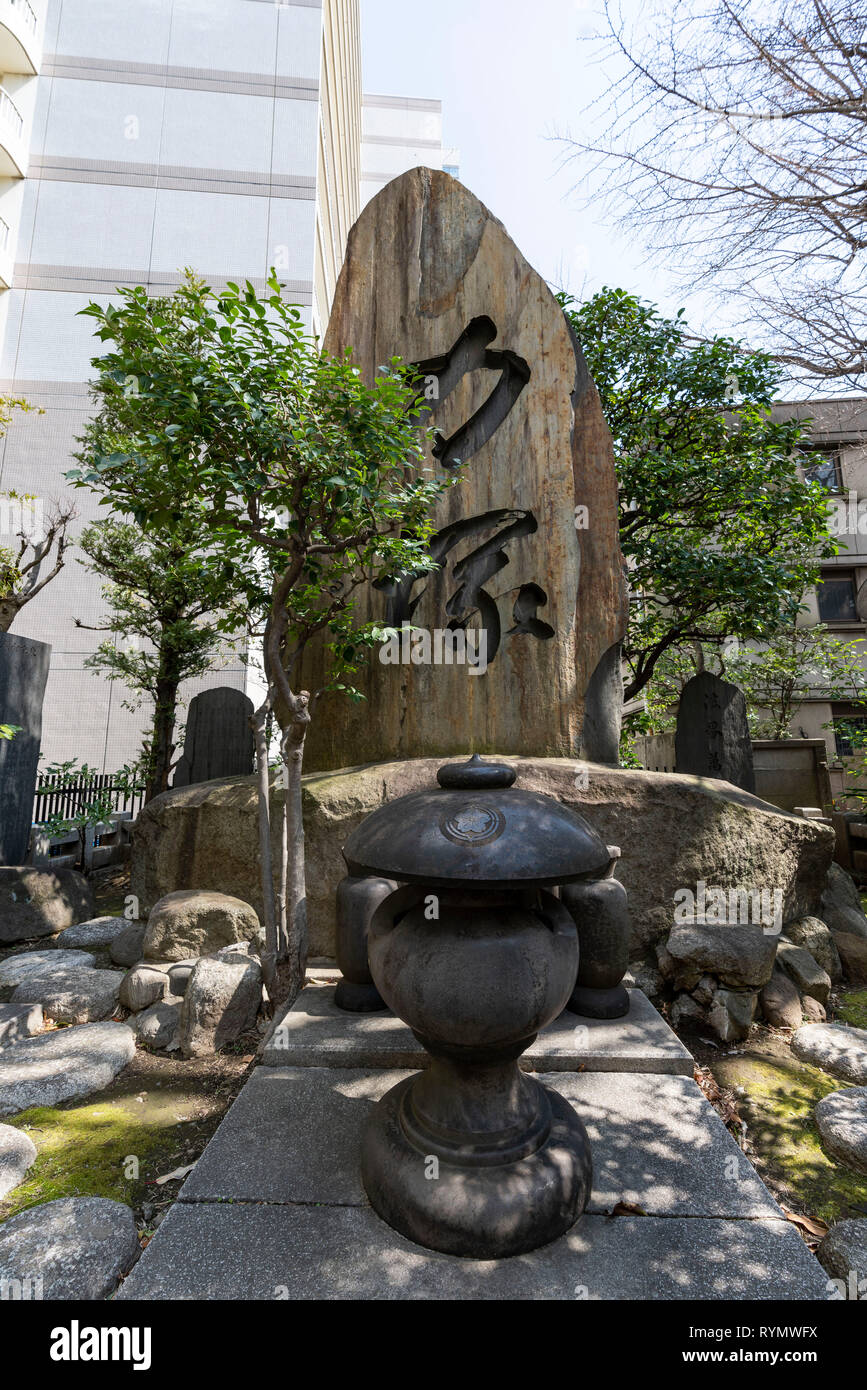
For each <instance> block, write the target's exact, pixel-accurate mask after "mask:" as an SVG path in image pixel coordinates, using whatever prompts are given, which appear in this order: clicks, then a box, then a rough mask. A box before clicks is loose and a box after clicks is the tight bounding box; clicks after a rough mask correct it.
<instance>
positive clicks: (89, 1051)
mask: <svg viewBox="0 0 867 1390" xmlns="http://www.w3.org/2000/svg"><path fill="white" fill-rule="evenodd" d="M134 1055H135V1038H134V1037H133V1033H132V1029H131V1028H127V1026H126V1024H125V1023H86V1024H85V1025H84V1026H83V1027H82V1028H59V1029H57V1031H55V1032H51V1033H40V1035H39V1036H38V1037H36V1038H27V1039H25V1041H24V1042H19V1043H15V1044H14V1046H12V1047H4V1048H3V1050H2V1051H0V1115H15V1114H17V1113H18V1112H19V1111H20V1110H29V1109H30V1107H31V1106H32V1105H47V1106H54V1105H59V1104H60V1102H61V1101H64V1100H74V1099H75V1098H76V1097H78V1096H88V1095H91V1094H92V1092H93V1091H100V1090H102V1088H103V1086H107V1085H108V1084H109V1082H110V1081H113V1080H114V1078H115V1076H117V1073H118V1072H119V1071H121V1070H122V1069H123V1068H124V1067H125V1066H126V1064H127V1062H129V1061H130V1060H131V1059H132V1057H133V1056H134ZM5 1228H6V1226H5V1223H4V1226H3V1228H2V1229H4V1230H5Z"/></svg>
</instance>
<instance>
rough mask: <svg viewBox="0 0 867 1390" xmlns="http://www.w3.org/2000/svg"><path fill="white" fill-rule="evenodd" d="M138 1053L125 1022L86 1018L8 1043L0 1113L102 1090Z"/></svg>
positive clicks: (1, 1064)
mask: <svg viewBox="0 0 867 1390" xmlns="http://www.w3.org/2000/svg"><path fill="white" fill-rule="evenodd" d="M134 1053H135V1038H134V1037H133V1034H132V1030H131V1029H130V1028H127V1026H126V1024H125V1023H85V1024H83V1025H82V1026H81V1027H80V1028H61V1029H59V1030H58V1031H57V1032H53V1033H41V1034H40V1035H39V1037H36V1038H29V1039H28V1040H27V1041H26V1042H20V1043H15V1044H14V1046H12V1047H5V1048H4V1049H3V1051H2V1052H0V1115H16V1114H18V1113H19V1112H20V1111H21V1110H29V1109H30V1107H31V1106H32V1105H47V1106H51V1105H59V1104H60V1102H61V1101H63V1100H73V1099H75V1098H76V1097H77V1096H89V1095H91V1094H92V1092H94V1091H100V1090H102V1088H103V1086H107V1085H108V1084H109V1082H110V1081H113V1080H114V1078H115V1076H117V1073H118V1072H119V1071H122V1070H123V1068H124V1067H125V1066H126V1064H127V1062H129V1061H130V1060H131V1058H132V1057H133V1055H134Z"/></svg>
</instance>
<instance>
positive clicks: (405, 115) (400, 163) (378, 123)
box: [361, 95, 460, 206]
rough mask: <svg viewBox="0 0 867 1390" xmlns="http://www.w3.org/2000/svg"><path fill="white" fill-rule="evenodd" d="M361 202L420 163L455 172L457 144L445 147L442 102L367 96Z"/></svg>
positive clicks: (366, 201) (362, 117)
mask: <svg viewBox="0 0 867 1390" xmlns="http://www.w3.org/2000/svg"><path fill="white" fill-rule="evenodd" d="M361 130H362V144H361V203H362V206H364V204H366V203H369V202H370V199H371V198H373V197H374V196H375V195H376V194H377V193H378V192H379V191H380V189H381V188H384V187H385V185H386V184H387V183H389V182H390V181H391V180H392V179H396V178H397V177H398V175H399V174H405V173H406V171H407V170H408V169H415V168H416V167H417V166H418V165H419V164H424V165H426V166H427V167H428V168H431V169H445V171H446V173H447V174H453V175H454V177H455V178H457V177H458V175H459V172H460V170H459V167H458V166H459V157H458V152H457V150H455V149H450V148H445V147H444V146H443V108H442V102H440V101H435V100H430V99H427V98H424V97H390V96H368V95H365V96H364V97H363V98H362V107H361Z"/></svg>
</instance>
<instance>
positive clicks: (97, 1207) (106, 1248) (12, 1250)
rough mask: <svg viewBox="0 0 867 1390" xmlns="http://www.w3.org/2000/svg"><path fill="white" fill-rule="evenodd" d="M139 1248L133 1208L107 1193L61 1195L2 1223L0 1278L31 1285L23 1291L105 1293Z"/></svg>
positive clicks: (54, 1295) (78, 1295) (53, 1295)
mask: <svg viewBox="0 0 867 1390" xmlns="http://www.w3.org/2000/svg"><path fill="white" fill-rule="evenodd" d="M140 1254H141V1246H140V1245H139V1239H138V1232H137V1231H136V1228H135V1220H134V1218H133V1214H132V1212H131V1211H130V1209H129V1207H125V1206H123V1204H122V1203H121V1202H110V1201H109V1200H108V1199H107V1198H106V1197H61V1198H60V1199H59V1201H56V1202H46V1203H44V1204H43V1205H42V1206H38V1207H28V1209H27V1210H26V1211H22V1212H19V1214H18V1216H13V1217H10V1219H9V1220H8V1221H4V1222H3V1225H2V1226H0V1280H7V1281H10V1283H11V1281H17V1282H18V1283H19V1284H20V1285H22V1286H24V1287H28V1286H29V1288H30V1292H29V1293H27V1294H22V1295H19V1296H23V1297H28V1298H43V1299H63V1300H69V1299H104V1298H107V1297H108V1296H109V1294H111V1293H113V1292H114V1290H115V1289H116V1287H117V1283H118V1280H119V1279H120V1278H121V1276H122V1275H123V1274H126V1272H127V1270H129V1269H131V1268H132V1266H133V1265H134V1264H135V1262H136V1260H137V1259H138V1257H139V1255H140ZM34 1283H35V1284H36V1288H37V1289H38V1292H35V1291H34ZM13 1287H14V1284H13Z"/></svg>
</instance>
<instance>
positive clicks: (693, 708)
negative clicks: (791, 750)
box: [675, 671, 756, 792]
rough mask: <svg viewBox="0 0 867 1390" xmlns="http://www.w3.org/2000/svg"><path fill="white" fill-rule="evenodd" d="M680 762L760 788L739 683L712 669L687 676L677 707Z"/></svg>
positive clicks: (686, 768) (682, 767)
mask: <svg viewBox="0 0 867 1390" xmlns="http://www.w3.org/2000/svg"><path fill="white" fill-rule="evenodd" d="M675 766H676V767H677V770H678V772H690V773H692V774H693V775H694V776H696V777H719V778H721V779H722V781H724V782H731V783H733V785H734V786H736V787H741V788H742V790H743V791H746V792H755V790H756V778H755V773H754V771H753V749H752V744H751V742H750V729H749V724H748V723H747V703H746V700H745V699H744V697H743V694H742V693H741V691H740V690H738V688H737V686H736V685H731V684H730V683H729V682H728V681H724V680H722V679H721V678H720V677H719V676H715V675H713V674H712V673H711V672H710V671H701V672H700V673H699V674H698V675H697V676H693V678H692V680H690V681H687V683H686V685H685V686H684V687H683V691H682V693H681V697H680V705H679V707H678V712H677V735H676V738H675Z"/></svg>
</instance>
